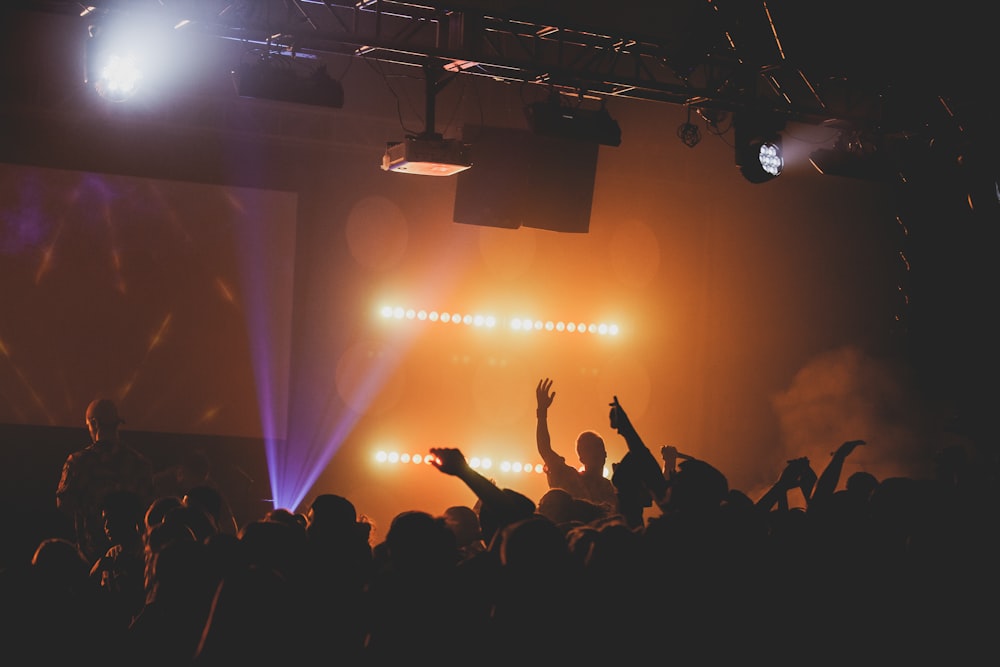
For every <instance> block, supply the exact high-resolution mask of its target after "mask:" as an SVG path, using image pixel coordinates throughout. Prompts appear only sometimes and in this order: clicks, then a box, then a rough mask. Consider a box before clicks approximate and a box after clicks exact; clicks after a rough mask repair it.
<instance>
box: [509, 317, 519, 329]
mask: <svg viewBox="0 0 1000 667" xmlns="http://www.w3.org/2000/svg"><path fill="white" fill-rule="evenodd" d="M510 328H511V329H513V330H514V331H519V330H520V329H521V320H520V319H518V318H516V317H515V318H514V319H512V320H511V321H510Z"/></svg>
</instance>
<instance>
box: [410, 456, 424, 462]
mask: <svg viewBox="0 0 1000 667" xmlns="http://www.w3.org/2000/svg"><path fill="white" fill-rule="evenodd" d="M423 462H424V457H423V456H421V455H420V454H414V455H413V456H411V457H410V463H413V464H416V465H421V464H423Z"/></svg>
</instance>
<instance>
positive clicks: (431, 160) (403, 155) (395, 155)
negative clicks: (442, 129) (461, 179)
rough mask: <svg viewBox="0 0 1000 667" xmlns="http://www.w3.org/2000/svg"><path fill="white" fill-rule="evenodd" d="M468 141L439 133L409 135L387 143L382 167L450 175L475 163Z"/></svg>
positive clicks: (425, 174)
mask: <svg viewBox="0 0 1000 667" xmlns="http://www.w3.org/2000/svg"><path fill="white" fill-rule="evenodd" d="M469 154H470V151H469V144H465V143H462V142H461V141H459V140H458V139H443V138H442V137H441V136H440V135H438V134H423V135H420V136H417V137H407V138H406V139H404V140H403V141H397V142H391V143H388V144H386V149H385V155H383V156H382V170H383V171H397V172H401V173H406V174H418V175H421V176H451V175H452V174H457V173H458V172H460V171H465V170H466V169H468V168H469V167H471V166H472V161H471V160H470V157H469Z"/></svg>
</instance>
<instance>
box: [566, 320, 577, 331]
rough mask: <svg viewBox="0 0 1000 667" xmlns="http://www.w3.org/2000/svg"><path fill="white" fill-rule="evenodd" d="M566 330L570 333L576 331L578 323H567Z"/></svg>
mask: <svg viewBox="0 0 1000 667" xmlns="http://www.w3.org/2000/svg"><path fill="white" fill-rule="evenodd" d="M566 331H569V332H570V333H572V332H574V331H576V325H575V324H573V323H572V322H570V323H569V324H567V325H566Z"/></svg>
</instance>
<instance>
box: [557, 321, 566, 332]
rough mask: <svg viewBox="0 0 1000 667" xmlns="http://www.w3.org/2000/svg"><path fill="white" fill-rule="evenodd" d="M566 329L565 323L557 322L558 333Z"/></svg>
mask: <svg viewBox="0 0 1000 667" xmlns="http://www.w3.org/2000/svg"><path fill="white" fill-rule="evenodd" d="M565 329H566V323H565V322H556V331H563V330H565Z"/></svg>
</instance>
